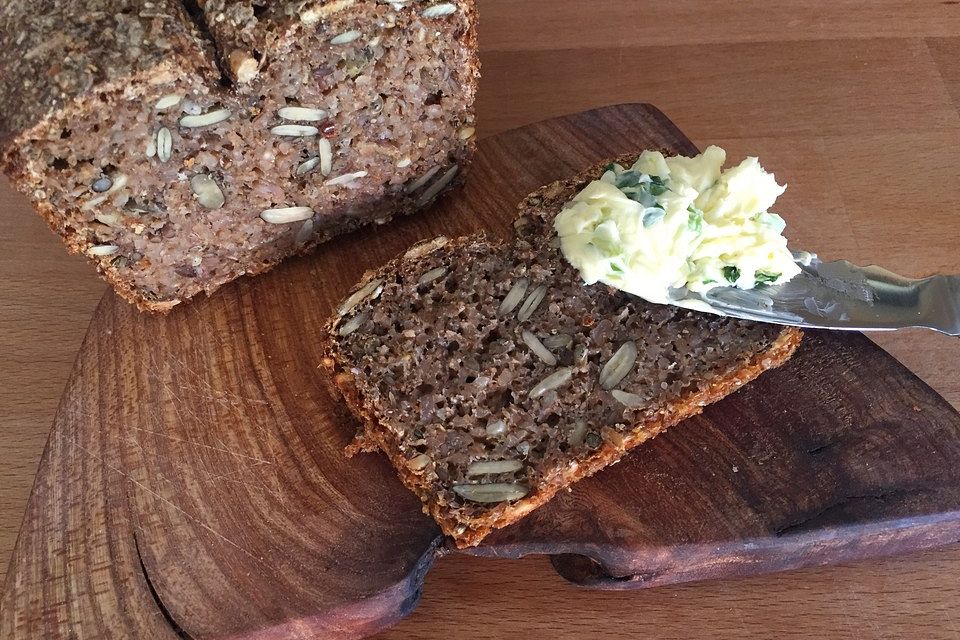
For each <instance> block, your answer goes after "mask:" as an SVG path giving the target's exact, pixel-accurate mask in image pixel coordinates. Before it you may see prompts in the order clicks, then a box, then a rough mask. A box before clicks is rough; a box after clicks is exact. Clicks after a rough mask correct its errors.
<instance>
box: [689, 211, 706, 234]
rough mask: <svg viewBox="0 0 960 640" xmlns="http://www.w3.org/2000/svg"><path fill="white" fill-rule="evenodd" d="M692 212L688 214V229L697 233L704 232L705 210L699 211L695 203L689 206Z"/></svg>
mask: <svg viewBox="0 0 960 640" xmlns="http://www.w3.org/2000/svg"><path fill="white" fill-rule="evenodd" d="M687 211H689V212H690V214H689V215H688V216H687V229H690V231H693V232H695V233H698V234H699V233H703V212H702V211H697V210H696V209H694V208H693V205H690V206H689V207H687Z"/></svg>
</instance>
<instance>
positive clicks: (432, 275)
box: [417, 267, 447, 285]
mask: <svg viewBox="0 0 960 640" xmlns="http://www.w3.org/2000/svg"><path fill="white" fill-rule="evenodd" d="M446 273H447V268H446V267H437V268H436V269H430V271H427V272H426V273H425V274H423V275H422V276H420V279H419V280H417V284H418V285H421V284H429V283H431V282H433V281H434V280H436V279H437V278H440V277H442V276H443V275H445V274H446Z"/></svg>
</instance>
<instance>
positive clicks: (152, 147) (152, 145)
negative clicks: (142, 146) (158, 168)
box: [147, 136, 157, 158]
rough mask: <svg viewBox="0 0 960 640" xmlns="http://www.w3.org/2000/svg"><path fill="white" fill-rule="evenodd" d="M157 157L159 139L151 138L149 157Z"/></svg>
mask: <svg viewBox="0 0 960 640" xmlns="http://www.w3.org/2000/svg"><path fill="white" fill-rule="evenodd" d="M155 155H157V137H156V136H150V139H149V140H147V157H148V158H152V157H153V156H155Z"/></svg>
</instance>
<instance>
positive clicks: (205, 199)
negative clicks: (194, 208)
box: [190, 173, 226, 209]
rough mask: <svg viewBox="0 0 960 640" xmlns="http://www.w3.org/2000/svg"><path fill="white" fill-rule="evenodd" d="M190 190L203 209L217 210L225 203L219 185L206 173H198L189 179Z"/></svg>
mask: <svg viewBox="0 0 960 640" xmlns="http://www.w3.org/2000/svg"><path fill="white" fill-rule="evenodd" d="M190 189H191V190H192V191H193V193H194V195H195V196H197V202H198V203H199V204H200V206H201V207H203V208H204V209H219V208H220V207H222V206H223V203H224V202H226V199H225V198H224V197H223V190H222V189H220V185H218V184H217V181H216V180H214V179H213V178H212V177H211V176H210V175H209V174H207V173H198V174H197V175H195V176H193V177H192V178H190Z"/></svg>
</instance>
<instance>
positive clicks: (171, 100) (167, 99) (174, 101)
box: [153, 93, 183, 111]
mask: <svg viewBox="0 0 960 640" xmlns="http://www.w3.org/2000/svg"><path fill="white" fill-rule="evenodd" d="M181 100H183V96H181V95H178V94H176V93H171V94H169V95H166V96H163V97H162V98H160V99H159V100H157V104H155V105H153V108H154V109H156V110H157V111H163V110H164V109H169V108H170V107H175V106H177V105H178V104H180V101H181Z"/></svg>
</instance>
